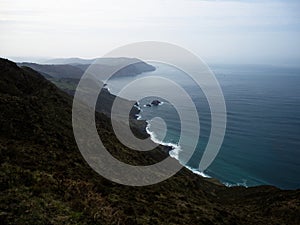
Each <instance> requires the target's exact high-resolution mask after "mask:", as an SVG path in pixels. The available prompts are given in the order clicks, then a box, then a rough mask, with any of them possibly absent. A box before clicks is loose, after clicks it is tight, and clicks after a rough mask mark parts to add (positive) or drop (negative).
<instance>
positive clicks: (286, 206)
mask: <svg viewBox="0 0 300 225" xmlns="http://www.w3.org/2000/svg"><path fill="white" fill-rule="evenodd" d="M71 106H72V97H71V96H69V95H67V94H66V93H65V92H63V91H61V90H59V89H58V88H57V87H56V86H55V85H54V84H52V83H51V82H49V81H47V80H46V79H45V78H44V77H42V76H41V75H40V74H39V73H37V72H35V71H33V70H32V69H30V68H19V67H18V66H17V65H16V64H14V63H13V62H10V61H8V60H4V59H0V123H1V127H0V160H1V161H0V163H1V165H0V166H1V170H0V180H1V181H0V182H1V186H0V191H1V196H0V224H22V225H24V224H300V218H299V215H300V200H299V199H300V190H297V191H283V190H279V189H277V188H275V187H271V186H261V187H254V188H248V189H247V188H244V187H234V188H227V187H225V186H223V185H221V184H219V183H218V182H216V181H215V180H211V179H205V178H202V177H200V176H198V175H195V174H193V173H191V172H190V171H188V170H187V169H182V170H181V171H180V172H179V173H177V174H176V175H175V176H173V177H172V178H170V179H168V180H166V181H164V182H162V183H159V184H156V185H152V186H147V187H128V186H122V185H119V184H116V183H113V182H111V181H109V180H106V179H105V178H103V177H101V176H100V175H98V174H97V173H95V172H94V171H93V170H92V169H91V168H90V167H89V166H88V165H87V164H86V162H85V161H84V159H83V158H82V156H81V154H80V152H79V150H78V149H77V146H76V143H75V140H74V137H73V132H72V124H71ZM96 123H97V126H98V127H101V129H99V135H100V136H101V139H102V140H103V141H104V144H105V146H106V147H107V148H108V149H109V151H110V152H111V153H112V154H113V155H114V156H115V157H117V158H119V159H120V160H122V161H125V162H129V163H131V164H136V165H147V164H152V163H154V162H156V161H159V160H161V159H162V158H164V157H166V151H167V150H166V149H165V148H163V147H158V148H157V149H155V150H152V151H150V152H149V153H144V152H138V151H131V150H130V149H128V148H126V147H124V146H123V145H122V144H121V143H120V142H119V141H118V140H117V138H116V137H115V135H114V133H113V130H112V128H111V124H110V119H109V118H108V117H107V116H105V115H104V114H100V113H96ZM133 129H135V131H136V132H137V133H138V132H139V129H140V125H137V126H134V124H133ZM140 135H141V136H143V134H140Z"/></svg>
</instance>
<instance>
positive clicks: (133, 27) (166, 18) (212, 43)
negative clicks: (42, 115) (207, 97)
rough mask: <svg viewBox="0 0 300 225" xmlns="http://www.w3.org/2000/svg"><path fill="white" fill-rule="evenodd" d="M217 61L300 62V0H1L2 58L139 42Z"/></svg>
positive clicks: (89, 53) (90, 53) (97, 52)
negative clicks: (156, 43) (163, 44)
mask: <svg viewBox="0 0 300 225" xmlns="http://www.w3.org/2000/svg"><path fill="white" fill-rule="evenodd" d="M147 40H151V41H164V42H169V43H173V44H177V45H180V46H182V47H184V48H186V49H188V50H190V51H192V52H194V53H195V54H197V55H198V56H199V57H201V58H202V59H203V60H205V61H206V62H212V63H243V64H282V65H300V1H297V0H285V1H284V0H262V1H256V0H252V1H251V0H241V1H238V0H231V1H229V0H224V1H221V0H220V1H217V0H215V1H214V0H210V1H209V0H206V1H204V0H151V1H149V0H147V1H146V0H106V1H104V0H60V1H56V0H51V1H49V0H43V1H41V0H0V56H1V57H6V58H11V59H15V58H17V57H21V58H25V59H32V58H38V57H42V58H56V57H82V58H94V57H101V56H102V55H104V54H105V53H107V52H109V51H110V50H112V49H114V48H117V47H119V46H122V45H125V44H129V43H132V42H139V41H147Z"/></svg>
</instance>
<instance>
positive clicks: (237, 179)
mask: <svg viewBox="0 0 300 225" xmlns="http://www.w3.org/2000/svg"><path fill="white" fill-rule="evenodd" d="M153 65H154V66H156V68H157V69H156V71H153V72H147V73H143V74H141V75H138V76H135V77H123V78H117V79H112V80H110V81H109V82H108V87H109V89H110V91H111V92H112V93H114V94H118V92H119V91H120V90H121V89H122V88H123V87H124V86H126V84H128V83H130V82H131V81H133V80H135V79H139V78H143V77H149V76H151V77H152V76H153V82H145V83H142V84H140V85H139V87H137V88H136V91H137V92H141V93H142V92H143V90H145V89H151V88H152V87H153V86H156V87H159V88H160V89H161V90H165V91H168V92H172V88H171V87H169V86H168V85H165V84H163V85H162V84H160V83H157V81H156V79H155V76H159V77H165V78H168V79H171V80H173V81H175V82H176V83H178V84H179V85H180V86H181V87H182V88H184V90H185V91H186V92H187V93H188V94H189V96H190V97H191V99H192V100H193V102H194V104H195V106H196V108H197V111H198V114H199V119H200V137H199V141H198V144H197V146H196V150H195V152H194V154H193V156H192V158H191V159H190V160H189V161H188V162H187V163H186V165H185V166H187V167H188V168H189V169H191V170H193V171H194V172H196V173H199V174H200V175H206V176H210V177H214V178H217V179H219V180H220V181H221V182H223V183H224V184H226V185H228V186H232V185H243V186H247V187H250V186H257V185H274V186H277V187H279V188H283V189H297V188H300V69H296V68H285V67H275V66H249V65H212V66H211V69H212V70H213V72H214V73H215V75H216V78H217V80H218V82H219V84H220V86H221V88H222V91H223V94H224V98H225V103H226V108H227V126H226V133H225V137H224V141H223V145H222V147H221V149H220V151H219V154H218V155H217V157H216V158H215V160H214V161H213V163H212V164H211V165H210V166H209V167H208V168H207V169H206V170H205V171H197V169H198V167H199V162H200V159H201V157H202V154H203V151H204V149H205V147H206V144H207V141H208V137H209V134H210V126H211V117H210V109H209V106H208V103H207V100H206V98H205V95H204V94H203V93H202V91H201V89H200V88H199V87H198V86H197V85H196V84H195V83H194V82H193V81H192V80H191V79H189V78H188V77H187V76H186V74H184V73H183V72H182V71H179V70H178V69H176V68H174V67H171V66H167V65H164V64H158V63H155V64H153ZM158 94H159V93H158ZM173 94H174V95H176V92H174V93H173ZM154 99H159V100H161V101H162V102H163V104H160V105H159V106H152V107H147V106H146V104H147V103H150V102H151V101H152V100H154ZM132 100H138V101H139V105H140V108H141V113H140V118H141V119H145V120H148V121H150V122H149V127H148V131H149V133H151V135H152V138H153V139H154V140H155V141H160V142H164V143H172V144H173V145H174V146H176V144H177V143H178V141H179V137H180V132H181V125H180V124H181V121H180V119H179V115H178V113H177V111H176V109H175V107H174V105H173V104H170V103H169V102H168V101H167V100H166V99H161V98H159V97H158V96H156V93H155V92H154V93H153V96H146V97H144V98H142V99H132ZM176 107H177V109H179V110H190V109H189V108H188V106H187V105H186V103H185V102H184V101H183V100H182V99H181V96H178V98H177V103H176ZM154 117H161V118H162V119H163V120H164V121H165V124H166V126H167V132H166V135H165V136H164V137H161V136H162V134H163V132H161V133H160V124H151V119H152V118H154ZM184 119H185V120H186V121H185V122H187V123H189V130H187V131H186V132H187V133H188V132H190V134H192V133H193V132H194V129H195V123H194V121H189V119H190V118H184ZM161 129H162V130H163V126H162V127H161ZM191 136H192V135H191ZM191 142H192V141H191ZM176 150H180V151H174V152H172V153H171V155H172V156H173V157H176V158H177V159H178V160H179V161H185V160H183V159H184V156H185V153H186V152H187V151H189V146H188V145H186V146H177V149H176Z"/></svg>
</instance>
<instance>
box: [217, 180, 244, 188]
mask: <svg viewBox="0 0 300 225" xmlns="http://www.w3.org/2000/svg"><path fill="white" fill-rule="evenodd" d="M222 183H223V184H224V185H225V186H226V187H236V186H243V187H246V188H248V185H247V180H246V179H243V182H239V183H235V184H233V183H229V182H222Z"/></svg>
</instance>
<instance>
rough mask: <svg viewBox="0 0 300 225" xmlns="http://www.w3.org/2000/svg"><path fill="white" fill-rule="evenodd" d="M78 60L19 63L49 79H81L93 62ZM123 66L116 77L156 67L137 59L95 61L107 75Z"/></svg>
mask: <svg viewBox="0 0 300 225" xmlns="http://www.w3.org/2000/svg"><path fill="white" fill-rule="evenodd" d="M74 60H75V59H74ZM78 60H79V59H76V60H75V61H73V59H72V58H71V59H64V60H61V61H60V60H59V59H57V60H55V59H54V60H53V62H56V63H54V64H36V63H29V62H23V63H18V65H19V66H26V67H30V68H32V69H34V70H36V71H38V72H40V73H41V74H42V75H43V76H44V77H46V78H47V79H48V78H53V79H62V78H71V79H80V78H81V76H82V75H83V74H84V72H85V71H86V69H87V68H88V67H89V66H90V64H91V63H92V62H93V61H88V60H82V61H79V62H85V63H77V62H78ZM95 60H96V59H95ZM50 62H52V61H50ZM58 62H64V63H58ZM75 62H76V63H75ZM123 65H124V68H122V69H121V70H119V71H118V72H116V73H115V74H114V76H135V75H138V74H140V73H143V72H149V71H154V70H155V67H153V66H151V65H149V64H147V63H145V62H143V61H140V60H137V59H130V58H99V59H97V60H96V61H95V64H94V67H97V69H99V71H102V73H105V71H108V69H109V68H114V67H117V66H123ZM126 65H128V66H126ZM99 79H101V77H99Z"/></svg>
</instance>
